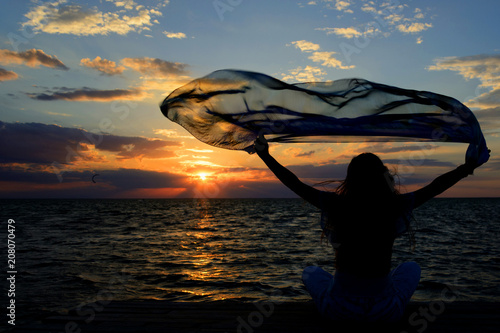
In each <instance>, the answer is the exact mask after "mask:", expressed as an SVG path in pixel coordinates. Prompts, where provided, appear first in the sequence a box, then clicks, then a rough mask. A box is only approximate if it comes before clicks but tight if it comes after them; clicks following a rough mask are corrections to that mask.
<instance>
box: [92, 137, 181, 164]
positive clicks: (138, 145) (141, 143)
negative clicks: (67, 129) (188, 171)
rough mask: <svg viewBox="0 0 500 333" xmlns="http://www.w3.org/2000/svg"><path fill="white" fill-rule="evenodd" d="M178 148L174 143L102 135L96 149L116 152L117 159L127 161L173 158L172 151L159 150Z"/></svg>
mask: <svg viewBox="0 0 500 333" xmlns="http://www.w3.org/2000/svg"><path fill="white" fill-rule="evenodd" d="M174 146H180V143H178V142H175V141H165V140H159V139H146V138H141V137H127V136H117V135H103V136H102V140H101V143H99V144H98V145H97V146H96V148H97V149H99V150H105V151H110V152H116V153H117V156H118V158H120V159H128V158H135V157H147V158H164V157H173V156H175V155H174V153H173V152H172V151H169V152H166V151H164V150H161V149H162V148H165V147H174Z"/></svg>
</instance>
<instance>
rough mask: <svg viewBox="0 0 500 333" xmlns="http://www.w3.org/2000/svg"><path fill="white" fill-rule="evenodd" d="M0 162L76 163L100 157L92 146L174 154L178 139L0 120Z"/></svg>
mask: <svg viewBox="0 0 500 333" xmlns="http://www.w3.org/2000/svg"><path fill="white" fill-rule="evenodd" d="M0 137H1V140H2V141H1V145H0V164H10V163H27V164H43V165H51V164H52V163H53V162H57V163H58V164H63V165H66V164H73V163H75V162H77V161H80V160H93V159H96V158H97V159H98V157H97V156H96V155H92V154H91V153H92V151H91V150H97V151H106V152H112V153H115V156H116V157H117V158H118V159H131V158H164V157H174V156H175V153H174V152H173V151H172V150H168V149H167V150H165V149H166V148H169V147H178V146H180V143H178V142H175V141H167V140H159V139H147V138H142V137H125V136H118V135H111V134H102V133H92V132H89V131H86V130H84V129H79V128H68V127H61V126H57V125H46V124H41V123H5V122H0Z"/></svg>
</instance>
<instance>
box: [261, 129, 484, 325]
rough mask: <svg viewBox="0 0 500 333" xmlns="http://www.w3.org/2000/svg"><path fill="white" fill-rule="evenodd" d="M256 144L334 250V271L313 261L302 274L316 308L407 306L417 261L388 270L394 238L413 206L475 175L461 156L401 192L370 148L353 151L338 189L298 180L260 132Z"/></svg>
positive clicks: (386, 314)
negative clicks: (451, 166)
mask: <svg viewBox="0 0 500 333" xmlns="http://www.w3.org/2000/svg"><path fill="white" fill-rule="evenodd" d="M255 151H256V152H257V154H258V155H259V157H260V158H261V159H262V160H263V161H264V163H266V165H267V166H268V167H269V169H270V170H271V171H272V172H273V173H274V174H275V175H276V176H277V177H278V179H279V180H280V181H281V182H283V184H285V185H286V186H287V187H289V188H290V189H291V190H292V191H294V192H295V193H296V194H298V195H299V196H300V197H302V198H303V199H305V200H306V201H308V202H309V203H311V204H313V205H314V206H316V207H318V208H319V209H321V211H322V219H321V227H322V229H323V233H324V235H325V236H326V237H327V239H328V240H329V242H330V243H331V244H332V246H333V248H334V250H335V268H336V271H335V276H332V275H331V274H330V273H327V272H326V271H324V270H323V269H321V268H319V267H316V266H310V267H307V268H306V269H305V270H304V272H303V274H302V280H303V282H304V284H305V286H306V288H307V290H308V291H309V293H310V294H311V296H312V298H313V300H314V302H315V304H316V306H317V308H318V310H319V311H320V312H321V314H323V315H325V316H327V317H329V318H331V319H336V320H355V321H361V322H374V321H381V322H395V321H398V320H399V319H400V318H401V316H402V315H403V312H404V310H405V306H406V304H407V303H408V302H409V300H410V298H411V296H412V294H413V293H414V291H415V289H416V288H417V285H418V282H419V280H420V267H419V266H418V265H417V264H416V263H414V262H407V263H403V264H401V265H399V266H398V267H397V268H396V269H394V270H392V271H391V257H392V246H393V243H394V239H395V238H396V237H397V236H399V235H401V234H403V233H405V232H408V231H411V228H410V227H409V218H410V216H411V212H412V210H413V209H414V208H416V207H418V206H420V205H421V204H423V203H424V202H426V201H427V200H429V199H431V198H433V197H434V196H436V195H438V194H440V193H442V192H444V191H445V190H446V189H448V188H449V187H451V186H453V185H454V184H455V183H457V182H458V181H459V180H460V179H462V178H464V177H467V175H469V174H472V171H473V170H474V168H475V167H477V165H475V163H472V162H471V163H466V164H464V165H461V166H459V167H458V168H456V169H455V170H453V171H450V172H448V173H446V174H444V175H442V176H440V177H438V178H436V179H435V180H434V181H433V182H432V183H430V184H429V185H427V186H425V187H423V188H422V189H419V190H417V191H415V192H412V193H408V194H402V195H401V194H399V193H398V192H397V191H396V190H395V188H394V181H393V178H392V176H391V175H390V173H389V171H388V169H387V167H385V166H384V164H383V163H382V161H381V160H380V159H379V158H378V157H377V156H376V155H374V154H371V153H363V154H361V155H359V156H357V157H354V158H353V159H352V161H351V163H350V164H349V166H348V169H347V176H346V178H345V180H344V181H343V183H342V184H341V185H340V186H339V187H338V188H337V190H336V191H335V192H325V191H320V190H317V189H315V188H313V187H310V186H308V185H306V184H304V183H302V182H301V181H300V180H299V179H298V178H297V177H296V176H295V175H294V174H293V173H292V172H291V171H289V170H288V169H286V168H285V167H283V166H282V165H281V164H279V163H278V162H277V161H276V160H275V159H274V158H273V157H272V156H271V155H270V154H269V145H268V143H267V141H266V139H265V138H264V136H263V135H260V136H259V138H258V139H257V140H256V141H255Z"/></svg>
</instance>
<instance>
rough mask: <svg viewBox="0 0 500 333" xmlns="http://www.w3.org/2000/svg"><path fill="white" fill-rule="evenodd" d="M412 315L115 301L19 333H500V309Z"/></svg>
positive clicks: (427, 310)
mask: <svg viewBox="0 0 500 333" xmlns="http://www.w3.org/2000/svg"><path fill="white" fill-rule="evenodd" d="M406 312H407V314H406V315H405V318H404V320H402V321H401V323H398V324H397V325H392V326H388V325H373V324H371V325H360V324H355V323H344V322H332V321H329V320H326V319H323V318H321V317H320V316H319V314H318V313H317V311H316V309H315V307H314V304H313V303H312V302H286V303H279V304H277V303H270V302H260V303H244V302H237V301H231V300H228V301H216V302H205V303H196V302H170V301H153V300H146V301H114V302H110V303H108V304H89V305H87V306H85V307H82V308H80V309H78V310H77V309H75V310H71V311H69V312H68V313H67V314H51V315H48V316H46V317H44V318H40V319H37V320H35V321H33V322H30V323H27V324H23V325H16V328H15V329H14V330H13V332H18V333H37V332H40V333H49V332H53V333H56V332H57V333H61V332H68V333H80V332H82V333H84V332H96V333H97V332H103V333H104V332H107V333H108V332H119V333H132V332H144V333H156V332H162V333H164V332H241V333H253V332H273V333H274V332H307V333H309V332H335V333H337V332H372V331H373V332H377V331H381V332H408V333H410V332H419V333H423V332H425V333H432V332H440V333H443V332H453V333H460V332H474V333H482V332H496V333H498V332H500V303H488V302H484V303H483V302H458V301H457V302H451V303H444V302H430V303H415V302H412V303H410V305H409V306H408V309H407V311H406Z"/></svg>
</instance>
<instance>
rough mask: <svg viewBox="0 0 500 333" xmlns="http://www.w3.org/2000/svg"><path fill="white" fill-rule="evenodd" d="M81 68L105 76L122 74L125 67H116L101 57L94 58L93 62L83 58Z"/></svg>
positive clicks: (112, 62) (113, 63)
mask: <svg viewBox="0 0 500 333" xmlns="http://www.w3.org/2000/svg"><path fill="white" fill-rule="evenodd" d="M80 64H81V65H82V66H85V67H88V68H92V69H95V70H96V71H98V72H101V73H102V74H106V75H117V74H121V73H123V70H124V69H125V67H123V66H116V62H114V61H110V60H107V59H102V58H101V57H96V58H95V59H94V60H90V58H85V59H82V60H81V61H80Z"/></svg>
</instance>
